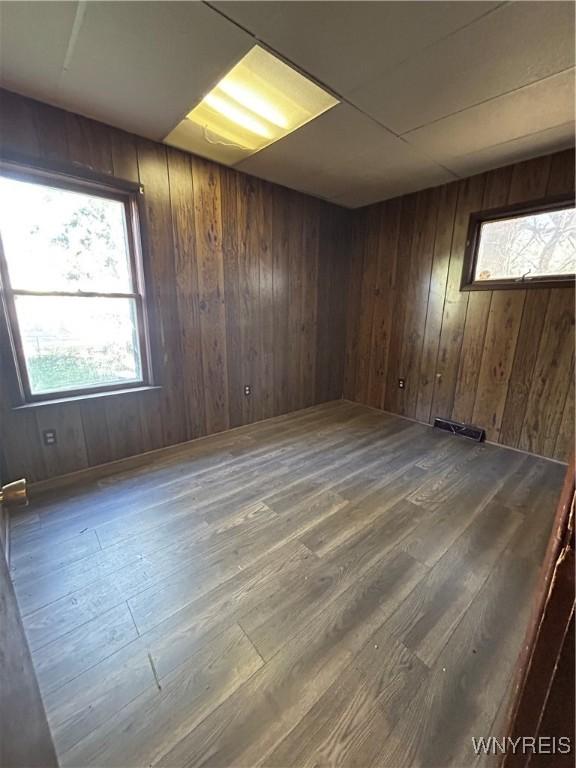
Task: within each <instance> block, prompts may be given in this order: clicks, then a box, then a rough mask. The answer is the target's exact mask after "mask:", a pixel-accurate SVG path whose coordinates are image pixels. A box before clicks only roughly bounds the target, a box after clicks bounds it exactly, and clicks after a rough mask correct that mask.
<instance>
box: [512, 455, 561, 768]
mask: <svg viewBox="0 0 576 768" xmlns="http://www.w3.org/2000/svg"><path fill="white" fill-rule="evenodd" d="M575 493H576V463H575V456H574V454H573V455H572V458H571V460H570V462H569V465H568V469H567V471H566V477H565V479H564V486H563V488H562V493H561V495H560V500H559V502H558V508H557V511H556V516H555V519H554V524H553V526H552V533H551V535H550V540H549V542H548V548H547V550H546V555H545V557H544V561H543V563H542V566H541V570H540V577H539V584H538V587H537V590H536V593H535V596H534V607H533V611H532V618H531V621H530V624H529V626H528V630H527V632H526V640H525V643H524V646H523V650H522V653H521V654H520V657H519V659H518V666H517V670H516V674H515V684H514V688H513V692H512V695H511V701H510V704H509V712H508V718H507V720H506V736H510V737H511V738H512V739H515V738H518V737H522V736H528V737H536V736H537V735H538V731H539V727H540V723H541V718H542V714H543V712H544V710H545V707H546V703H547V700H548V697H549V694H550V687H551V685H552V684H553V679H554V673H555V670H556V664H557V661H558V658H559V656H560V653H561V651H562V647H563V644H564V640H565V637H566V633H567V632H568V629H569V625H570V621H571V620H572V618H573V616H574V505H575V498H576V496H575ZM573 690H574V688H573V687H572V691H573ZM572 749H574V745H573V744H572ZM530 757H531V755H530V753H527V754H522V753H521V752H517V753H516V754H514V753H512V752H509V753H506V754H505V755H504V756H503V757H502V760H501V763H500V765H501V768H520V766H528V764H529V762H530Z"/></svg>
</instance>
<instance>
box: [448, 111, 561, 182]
mask: <svg viewBox="0 0 576 768" xmlns="http://www.w3.org/2000/svg"><path fill="white" fill-rule="evenodd" d="M573 125H574V120H569V121H568V122H566V123H560V125H555V126H552V128H543V129H542V130H539V131H531V132H530V133H525V134H523V135H522V136H516V137H515V138H514V139H506V141H499V142H497V143H496V144H490V145H489V146H487V147H482V149H478V150H474V151H473V152H467V153H465V154H463V155H454V157H452V158H450V159H449V160H448V162H449V163H451V162H452V161H453V160H455V161H458V160H464V159H466V158H468V157H473V156H474V155H478V154H481V153H482V152H486V151H489V150H493V149H497V148H498V147H504V146H505V145H506V144H514V142H516V141H521V140H522V139H528V138H530V137H532V136H538V135H540V134H544V133H548V131H550V130H553V129H554V128H564V127H566V126H573ZM575 143H576V137H572V144H575ZM515 162H516V161H515V160H510V162H507V163H506V165H510V164H513V163H515ZM452 173H455V171H452ZM480 173H481V171H480ZM462 178H468V175H465V176H463V177H462Z"/></svg>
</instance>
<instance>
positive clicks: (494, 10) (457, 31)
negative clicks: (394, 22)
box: [354, 0, 512, 90]
mask: <svg viewBox="0 0 576 768" xmlns="http://www.w3.org/2000/svg"><path fill="white" fill-rule="evenodd" d="M381 1H382V0H381ZM511 4H512V3H511V2H509V0H506V2H502V3H498V4H497V5H496V6H495V7H494V8H490V9H489V10H488V11H485V12H484V13H482V14H480V16H476V18H474V19H472V20H471V21H467V22H466V23H465V24H463V25H462V26H461V27H457V28H456V29H453V30H452V31H451V32H447V33H446V34H445V35H442V36H441V37H438V38H436V40H433V41H432V42H430V43H428V44H427V45H425V46H423V47H422V48H420V49H419V50H418V51H415V52H414V53H413V54H411V55H410V56H407V57H406V58H405V59H402V60H401V61H397V62H396V63H394V64H392V65H390V67H387V68H386V69H383V70H382V71H381V72H380V74H381V75H383V74H390V73H391V72H394V71H395V70H397V69H400V68H401V67H403V66H404V65H405V64H406V63H407V62H409V61H412V59H415V58H417V57H418V56H420V55H421V54H423V53H424V52H425V51H428V50H430V48H434V46H436V45H439V44H440V43H443V42H445V41H446V40H449V39H450V38H451V37H455V36H456V35H459V34H460V32H463V31H464V30H465V29H469V28H470V27H473V26H474V25H475V24H478V22H480V21H483V20H484V19H486V18H487V17H488V16H491V15H492V14H493V13H498V12H499V11H501V10H503V9H504V8H505V7H506V6H508V5H511ZM354 90H358V88H355V89H354Z"/></svg>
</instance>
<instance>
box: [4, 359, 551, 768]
mask: <svg viewBox="0 0 576 768" xmlns="http://www.w3.org/2000/svg"><path fill="white" fill-rule="evenodd" d="M304 352H305V350H304V348H303V350H300V352H298V354H299V355H300V357H299V358H298V360H301V359H303V358H302V354H304ZM563 474H564V468H563V467H562V466H561V465H559V464H556V463H553V462H550V461H548V460H544V459H538V458H536V457H533V456H527V455H525V454H522V453H519V452H515V451H511V450H507V449H504V448H500V447H496V446H493V445H485V444H481V445H478V444H475V443H472V442H468V441H466V440H465V439H463V438H460V437H458V436H454V435H449V434H446V433H443V432H440V431H437V430H434V429H431V428H430V427H428V426H424V425H421V424H417V423H414V422H412V421H409V420H406V419H403V418H400V417H397V416H391V415H389V414H386V413H383V412H381V411H377V410H374V409H371V408H368V407H366V406H362V405H358V404H355V403H350V402H346V401H340V402H335V403H329V404H326V405H323V406H315V407H312V408H309V409H305V410H302V411H299V412H297V413H294V414H286V415H284V416H281V417H277V418H274V419H270V420H268V421H264V422H259V423H254V424H250V425H247V426H245V427H240V428H238V429H236V430H234V431H233V432H228V433H222V434H219V435H214V436H211V437H209V438H203V439H201V440H199V441H196V442H193V443H190V444H188V445H183V446H182V447H179V448H178V449H175V450H170V451H168V452H167V453H166V454H154V455H152V456H151V457H150V463H149V465H148V466H145V465H140V466H136V467H133V468H126V467H125V468H124V469H121V471H116V473H115V474H113V475H111V476H110V477H100V478H99V479H97V480H95V481H92V482H90V483H86V484H85V485H84V486H79V487H76V488H74V487H69V488H63V489H61V490H60V491H54V492H51V493H50V494H47V495H46V496H45V497H43V498H42V497H40V498H38V499H36V500H35V501H34V502H33V504H32V507H31V509H30V510H29V511H27V513H26V514H25V515H23V516H22V518H21V519H20V520H19V521H18V520H17V521H16V525H15V526H14V528H13V531H14V575H15V587H16V593H17V598H18V601H19V604H20V610H21V613H22V614H23V616H24V620H23V623H24V625H25V630H26V632H27V635H28V641H29V644H30V647H31V649H32V656H33V661H34V664H35V666H36V669H37V674H38V679H39V684H40V687H41V693H42V696H43V700H44V703H45V706H46V710H47V715H48V718H49V722H50V725H51V728H52V730H53V732H54V741H55V745H56V749H57V752H58V756H59V759H60V764H61V765H70V766H72V765H73V766H75V768H76V767H78V768H80V766H81V768H92V767H94V768H119V767H120V766H122V768H132V766H134V768H136V766H138V768H140V766H144V765H147V766H152V765H154V766H156V765H158V766H160V765H164V766H169V767H170V768H184V766H192V765H194V766H199V765H206V766H209V768H218V767H219V766H221V767H222V768H230V766H239V767H240V768H244V767H246V768H248V766H250V768H255V767H256V766H258V765H269V766H274V768H283V767H284V766H286V768H288V766H310V767H312V766H324V765H325V766H342V767H343V768H349V766H358V768H367V766H371V765H374V766H377V767H378V768H383V766H392V765H393V766H394V768H396V766H398V767H399V768H401V766H411V767H412V768H415V767H417V766H421V768H424V767H426V768H430V767H432V768H434V767H435V766H438V768H440V766H442V767H443V768H445V767H446V768H448V766H449V767H450V768H461V766H463V765H467V764H469V761H470V744H471V742H470V737H471V735H476V734H478V733H480V734H481V733H483V732H486V733H487V732H488V730H487V729H489V728H490V727H491V725H492V723H493V722H494V718H495V717H496V716H497V713H498V712H502V711H504V709H505V699H506V694H507V690H508V686H509V684H510V679H511V675H512V671H513V669H514V662H515V658H516V655H517V653H518V651H519V649H520V647H521V643H522V638H523V636H524V632H525V628H526V623H527V620H528V619H527V617H528V611H529V608H530V602H531V597H532V588H533V585H534V583H535V579H536V576H537V573H538V569H539V567H540V564H541V562H542V558H543V554H544V550H545V547H546V543H547V539H548V536H549V532H550V527H551V525H552V519H553V515H554V509H555V505H556V502H557V497H558V494H559V492H560V488H561V485H562V479H563ZM444 735H446V736H444ZM470 764H471V763H470Z"/></svg>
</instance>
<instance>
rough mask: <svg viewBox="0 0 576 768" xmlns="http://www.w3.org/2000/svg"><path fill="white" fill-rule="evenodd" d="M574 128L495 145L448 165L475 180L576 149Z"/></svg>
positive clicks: (569, 125) (566, 126) (570, 124)
mask: <svg viewBox="0 0 576 768" xmlns="http://www.w3.org/2000/svg"><path fill="white" fill-rule="evenodd" d="M574 128H575V124H574V121H573V120H572V121H570V122H568V123H564V124H563V125H559V126H555V127H553V128H547V129H546V130H544V131H538V133H531V134H529V135H528V136H521V137H520V138H519V139H512V141H507V142H505V143H504V144H495V145H494V146H491V147H486V148H485V149H481V150H479V151H478V152H471V153H470V154H468V155H464V156H463V157H455V158H450V159H449V160H446V164H447V166H448V167H449V168H450V170H451V171H454V173H457V174H458V175H459V176H472V175H473V174H475V173H482V172H483V171H488V170H491V169H492V168H499V167H500V166H502V165H508V164H510V163H514V162H517V161H520V160H528V159H529V158H531V157H539V156H541V155H548V154H551V153H552V152H559V151H560V150H562V149H569V148H570V147H573V146H574Z"/></svg>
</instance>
